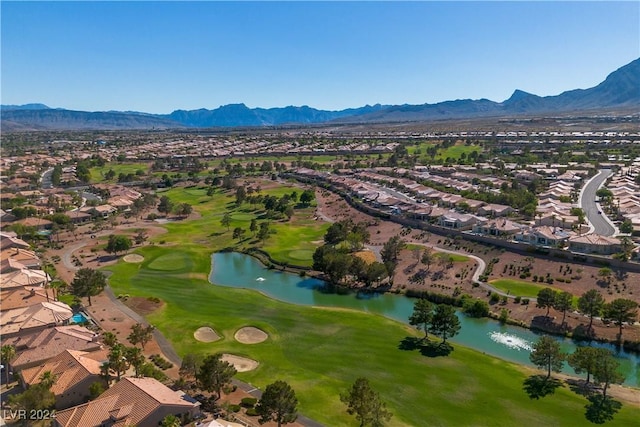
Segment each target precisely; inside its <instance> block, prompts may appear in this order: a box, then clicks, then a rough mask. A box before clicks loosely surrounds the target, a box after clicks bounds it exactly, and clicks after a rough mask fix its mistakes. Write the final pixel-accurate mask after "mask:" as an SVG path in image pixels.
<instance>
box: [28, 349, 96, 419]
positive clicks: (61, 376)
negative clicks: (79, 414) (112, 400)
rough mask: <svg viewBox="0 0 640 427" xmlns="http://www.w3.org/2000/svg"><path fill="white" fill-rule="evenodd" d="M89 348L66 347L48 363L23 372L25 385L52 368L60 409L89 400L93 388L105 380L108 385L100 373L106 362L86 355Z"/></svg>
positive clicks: (35, 380) (57, 404) (38, 380)
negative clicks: (90, 390) (75, 348)
mask: <svg viewBox="0 0 640 427" xmlns="http://www.w3.org/2000/svg"><path fill="white" fill-rule="evenodd" d="M87 354H88V353H87V352H85V351H77V350H65V351H63V352H62V353H60V354H58V355H56V356H54V357H52V358H51V359H49V360H47V361H46V362H44V363H41V364H40V365H38V366H34V367H32V368H27V369H23V370H22V371H21V372H20V377H21V379H22V384H23V386H24V387H30V386H33V385H36V384H38V383H39V382H40V378H41V377H42V374H44V373H45V372H47V371H49V372H51V373H52V374H53V375H54V376H55V377H56V381H55V383H54V384H53V386H52V387H51V392H52V393H53V394H54V395H55V397H56V409H58V410H60V409H66V408H69V407H71V406H75V405H79V404H81V403H84V402H86V401H87V400H88V398H89V396H90V393H89V387H90V386H91V384H93V383H95V382H101V383H102V384H103V385H104V386H105V388H106V386H107V383H106V381H105V380H104V379H103V378H102V377H101V376H100V367H101V366H102V362H100V361H98V360H94V359H91V358H89V357H86V355H87Z"/></svg>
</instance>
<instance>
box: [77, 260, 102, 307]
mask: <svg viewBox="0 0 640 427" xmlns="http://www.w3.org/2000/svg"><path fill="white" fill-rule="evenodd" d="M105 286H107V278H106V276H105V275H104V273H103V272H101V271H97V270H92V269H90V268H81V269H80V270H78V271H77V272H76V275H75V276H74V278H73V282H71V293H72V294H73V295H75V296H77V297H79V298H82V297H87V298H88V299H89V305H91V297H92V296H96V295H98V294H99V293H100V292H102V290H103V289H104V288H105Z"/></svg>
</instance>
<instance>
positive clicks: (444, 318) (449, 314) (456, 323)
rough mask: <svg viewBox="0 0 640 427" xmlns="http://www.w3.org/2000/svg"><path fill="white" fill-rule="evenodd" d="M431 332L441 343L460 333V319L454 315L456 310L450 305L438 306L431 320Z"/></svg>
mask: <svg viewBox="0 0 640 427" xmlns="http://www.w3.org/2000/svg"><path fill="white" fill-rule="evenodd" d="M431 332H432V333H433V334H435V335H437V336H439V337H440V338H442V343H441V344H445V343H446V342H447V338H451V337H454V336H456V335H457V334H458V332H460V319H458V316H457V315H456V309H455V308H453V307H452V306H450V305H446V304H438V305H437V306H436V309H435V311H434V312H433V318H432V319H431Z"/></svg>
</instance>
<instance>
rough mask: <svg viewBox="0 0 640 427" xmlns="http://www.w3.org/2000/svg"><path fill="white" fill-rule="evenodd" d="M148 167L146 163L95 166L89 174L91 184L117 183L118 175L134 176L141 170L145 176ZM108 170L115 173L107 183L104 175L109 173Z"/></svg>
mask: <svg viewBox="0 0 640 427" xmlns="http://www.w3.org/2000/svg"><path fill="white" fill-rule="evenodd" d="M149 167H150V165H149V164H148V163H115V162H113V163H106V164H105V165H104V166H96V167H92V168H91V169H90V170H89V172H90V173H91V183H92V184H96V183H100V182H118V175H120V174H121V173H123V174H125V175H127V174H130V173H132V174H135V173H136V171H138V170H142V171H143V172H144V173H145V175H146V174H147V173H148V172H149ZM109 169H113V171H114V172H115V173H116V175H115V178H113V179H112V180H111V181H108V180H107V179H106V178H105V177H104V175H105V174H106V173H107V172H108V171H109Z"/></svg>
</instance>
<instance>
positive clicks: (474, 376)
mask: <svg viewBox="0 0 640 427" xmlns="http://www.w3.org/2000/svg"><path fill="white" fill-rule="evenodd" d="M175 249H176V248H175V247H158V246H155V247H147V248H144V249H142V250H140V251H139V253H140V254H142V255H143V256H144V257H145V261H144V263H142V264H141V265H140V264H125V263H120V264H118V265H116V266H114V267H111V269H112V271H113V272H114V275H113V276H111V279H110V280H111V285H112V287H113V288H114V290H115V292H116V293H127V294H130V295H140V296H151V295H154V296H157V297H159V298H161V299H163V300H164V301H166V302H167V304H166V306H165V307H164V308H163V309H162V310H161V311H159V312H156V313H154V314H152V315H150V316H148V319H149V321H150V322H151V323H153V324H154V325H155V326H157V327H158V328H159V329H160V330H161V331H162V332H163V333H164V334H165V336H166V337H167V338H168V339H169V340H170V341H171V342H172V343H174V346H175V348H176V350H177V351H178V353H179V354H182V355H184V354H186V353H189V352H201V353H211V352H218V351H224V352H231V353H234V354H238V355H242V356H247V357H250V358H253V359H256V360H258V361H260V362H261V365H260V367H259V368H258V369H257V370H256V371H254V372H248V373H243V374H239V375H238V377H239V378H240V379H242V380H244V381H248V382H251V383H252V384H254V385H257V386H260V387H263V388H264V386H265V385H266V384H268V383H270V382H272V381H273V380H274V379H277V378H281V379H284V380H286V381H288V382H289V383H290V384H291V385H292V386H293V387H294V389H295V390H296V392H297V395H298V397H299V399H300V402H301V408H300V409H301V411H303V412H304V413H305V415H308V416H310V417H312V418H315V419H318V420H319V421H322V422H324V423H327V425H332V426H337V425H349V424H353V421H351V420H350V418H349V417H348V416H347V415H346V414H345V412H344V406H343V405H342V404H341V403H340V401H339V398H338V396H339V393H340V392H341V391H343V390H345V389H346V388H348V386H349V384H350V383H352V382H353V381H354V380H355V378H357V377H358V376H366V377H368V378H369V379H370V380H371V381H372V383H373V385H374V387H375V388H376V389H377V390H379V391H380V392H381V394H382V396H383V398H384V400H385V401H387V402H388V404H389V407H390V408H391V409H392V411H393V412H394V414H395V416H394V422H393V423H392V424H393V425H403V424H404V425H424V424H423V423H424V420H430V421H429V425H495V426H500V425H504V426H511V425H514V424H516V423H517V424H520V425H545V426H553V425H580V423H582V422H583V421H584V420H583V418H582V415H581V414H582V412H583V409H582V407H583V406H584V402H585V400H584V399H583V398H581V397H579V396H576V395H574V394H573V393H571V392H569V391H568V390H559V391H558V392H557V394H556V395H555V396H553V397H549V398H546V399H543V400H540V401H532V400H530V399H529V398H528V397H527V396H526V394H525V393H524V392H523V391H522V381H523V380H524V378H525V374H524V371H523V370H521V368H519V367H517V366H516V365H513V364H511V363H507V362H504V361H501V360H498V359H495V358H491V357H488V356H485V355H482V354H481V353H478V352H476V351H473V350H470V349H466V348H464V347H460V346H456V347H455V350H454V351H453V352H452V354H451V355H450V356H449V357H439V358H431V357H427V356H423V355H421V354H420V353H419V352H418V351H405V350H399V349H398V344H399V343H400V341H401V340H402V339H403V338H405V337H406V336H408V335H415V334H416V333H415V332H414V331H413V330H411V329H410V328H408V327H407V326H405V325H402V324H400V323H398V322H395V321H392V320H389V319H386V318H384V317H381V316H375V315H371V314H365V313H359V312H354V311H348V310H336V309H320V308H311V307H303V306H295V305H291V304H285V303H281V302H278V301H275V300H272V299H269V298H266V297H264V296H262V295H260V294H259V293H257V292H254V291H248V290H241V289H232V288H224V287H217V286H212V285H210V284H209V283H208V282H207V281H206V280H203V279H204V277H206V273H207V272H208V269H209V257H208V256H207V255H206V254H205V253H202V252H201V251H199V250H198V251H194V250H189V249H185V250H184V251H183V253H182V255H183V256H182V257H177V256H176V250H175ZM198 273H199V274H198ZM204 325H209V326H212V327H214V328H215V329H216V331H218V332H219V333H221V335H222V336H223V339H222V340H221V341H218V342H215V343H209V344H205V343H200V342H197V341H196V340H195V339H194V338H193V332H194V331H195V330H196V329H197V328H198V327H200V326H204ZM247 325H252V326H256V327H259V328H261V329H263V330H265V331H266V332H267V333H268V334H269V336H270V338H269V339H268V340H267V341H266V342H264V343H262V344H257V345H243V344H240V343H237V342H236V341H235V340H234V339H233V335H234V333H235V331H237V330H238V329H239V328H241V327H243V326H247ZM637 416H640V411H638V410H631V409H630V408H628V407H625V408H624V410H623V411H622V412H621V413H620V414H618V416H617V417H616V421H615V422H614V423H612V424H611V425H631V424H629V423H630V422H631V420H632V419H633V417H637ZM585 424H586V423H585Z"/></svg>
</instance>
